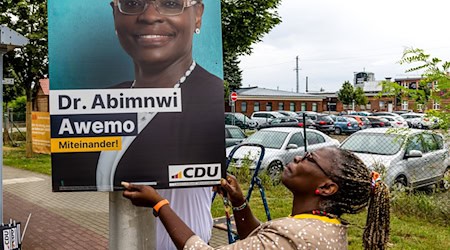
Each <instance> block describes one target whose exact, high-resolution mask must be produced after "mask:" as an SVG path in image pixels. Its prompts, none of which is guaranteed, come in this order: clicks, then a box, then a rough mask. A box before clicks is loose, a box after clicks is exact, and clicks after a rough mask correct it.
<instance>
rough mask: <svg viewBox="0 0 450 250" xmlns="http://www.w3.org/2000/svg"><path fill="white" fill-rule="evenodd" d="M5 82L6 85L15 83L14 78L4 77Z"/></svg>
mask: <svg viewBox="0 0 450 250" xmlns="http://www.w3.org/2000/svg"><path fill="white" fill-rule="evenodd" d="M3 84H4V85H14V78H4V79H3Z"/></svg>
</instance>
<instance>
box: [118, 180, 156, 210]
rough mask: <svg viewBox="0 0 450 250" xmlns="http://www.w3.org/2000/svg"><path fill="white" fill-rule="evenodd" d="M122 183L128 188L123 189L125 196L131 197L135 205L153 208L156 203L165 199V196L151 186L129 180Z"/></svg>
mask: <svg viewBox="0 0 450 250" xmlns="http://www.w3.org/2000/svg"><path fill="white" fill-rule="evenodd" d="M122 185H123V186H124V187H125V189H126V190H125V191H123V197H125V198H127V199H129V200H130V201H131V203H133V205H135V206H138V207H150V208H153V207H154V206H155V205H156V203H158V202H159V201H161V200H164V198H163V197H161V196H160V195H159V194H158V192H156V190H155V189H154V188H152V187H150V186H143V185H135V184H131V183H128V182H122Z"/></svg>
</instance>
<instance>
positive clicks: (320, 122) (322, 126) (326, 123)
mask: <svg viewBox="0 0 450 250" xmlns="http://www.w3.org/2000/svg"><path fill="white" fill-rule="evenodd" d="M313 121H314V128H315V129H317V130H320V131H322V132H324V133H332V132H334V121H333V119H331V116H329V115H317V117H316V119H315V120H313Z"/></svg>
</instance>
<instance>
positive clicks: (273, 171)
mask: <svg viewBox="0 0 450 250" xmlns="http://www.w3.org/2000/svg"><path fill="white" fill-rule="evenodd" d="M283 168H284V167H283V164H282V163H281V162H280V161H273V162H271V163H270V164H269V166H268V167H267V170H266V172H267V174H268V175H269V176H270V178H271V179H272V180H273V181H274V182H279V179H280V174H281V172H282V171H283Z"/></svg>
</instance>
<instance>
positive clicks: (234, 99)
mask: <svg viewBox="0 0 450 250" xmlns="http://www.w3.org/2000/svg"><path fill="white" fill-rule="evenodd" d="M230 99H231V101H232V102H235V101H237V99H238V95H237V93H236V92H231V95H230Z"/></svg>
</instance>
